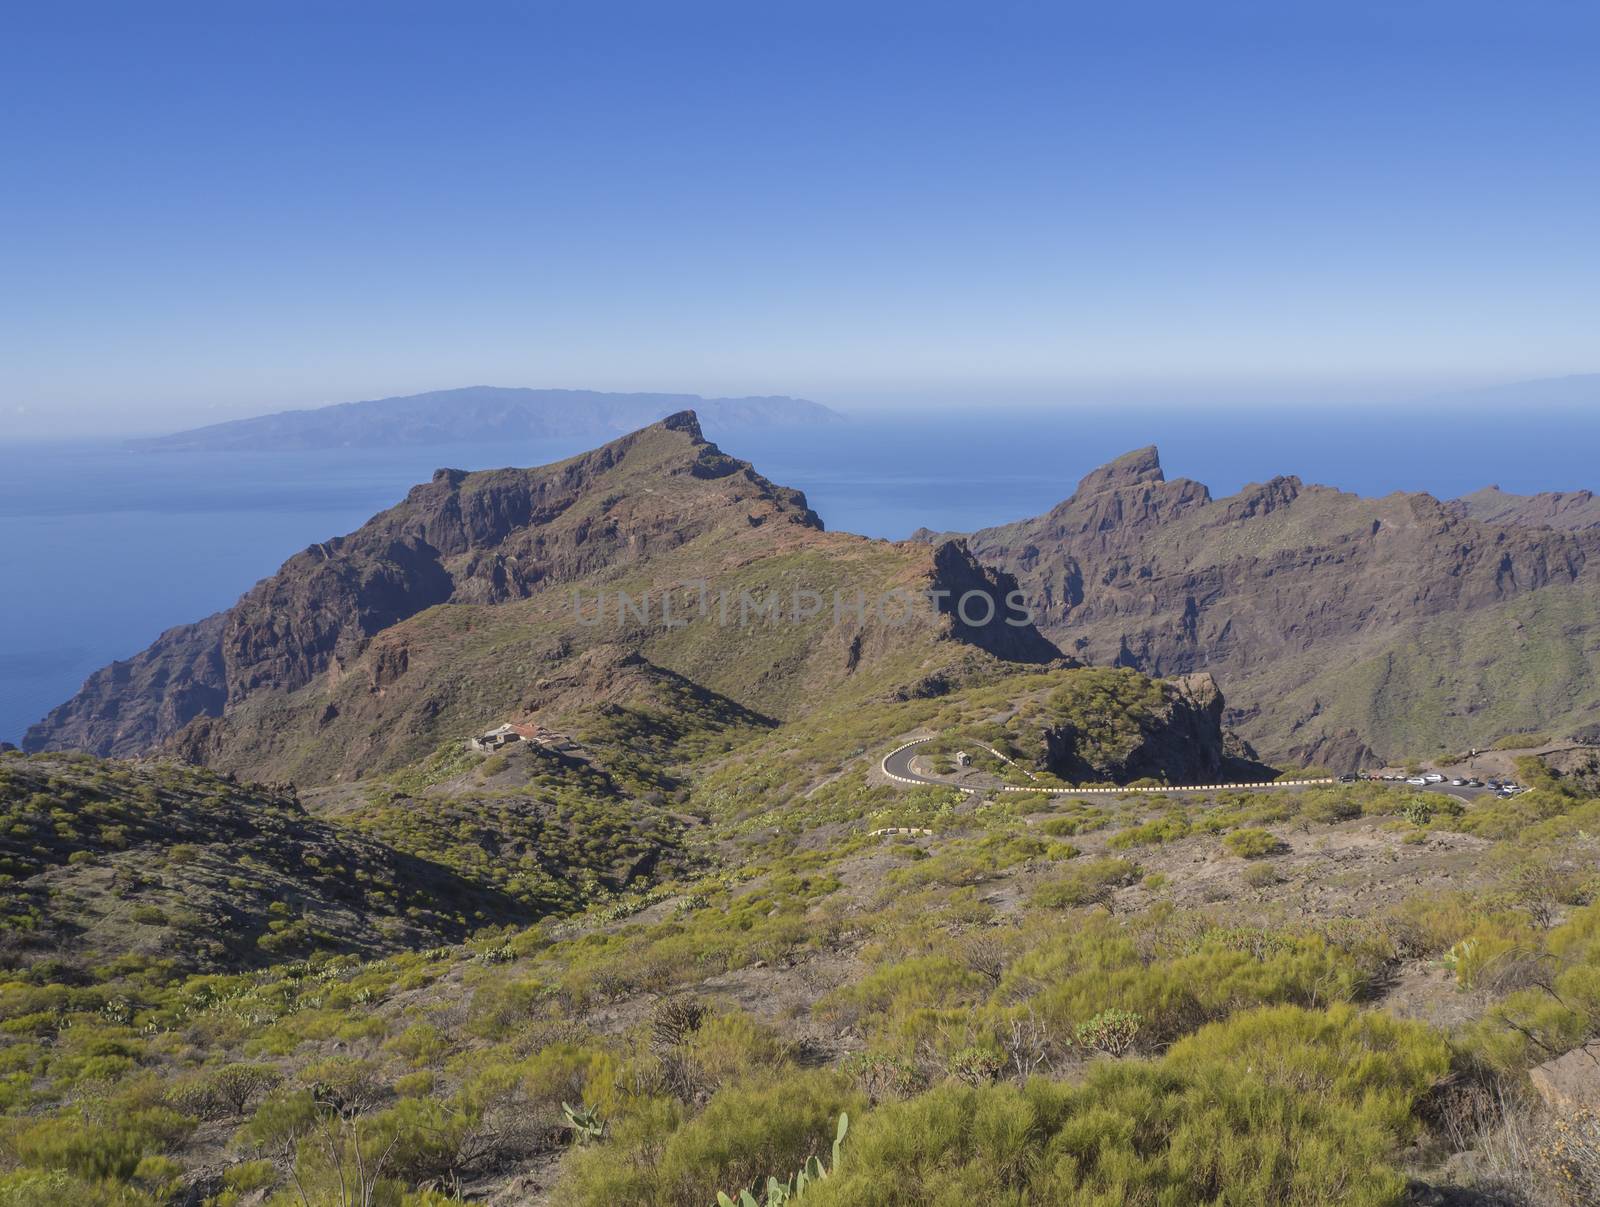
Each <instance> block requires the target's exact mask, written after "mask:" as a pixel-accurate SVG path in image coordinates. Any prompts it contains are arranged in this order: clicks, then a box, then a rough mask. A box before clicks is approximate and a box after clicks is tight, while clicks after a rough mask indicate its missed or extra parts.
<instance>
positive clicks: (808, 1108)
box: [554, 1070, 861, 1207]
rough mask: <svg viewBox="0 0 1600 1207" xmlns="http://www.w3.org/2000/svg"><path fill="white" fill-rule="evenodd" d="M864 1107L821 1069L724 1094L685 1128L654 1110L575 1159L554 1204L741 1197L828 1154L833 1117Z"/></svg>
mask: <svg viewBox="0 0 1600 1207" xmlns="http://www.w3.org/2000/svg"><path fill="white" fill-rule="evenodd" d="M860 1107H861V1103H860V1101H859V1099H858V1098H857V1097H856V1094H855V1091H853V1090H852V1089H851V1088H850V1085H849V1081H848V1079H847V1078H845V1077H844V1076H843V1075H842V1074H840V1073H837V1072H833V1071H822V1070H816V1071H808V1072H797V1073H792V1074H789V1075H786V1076H781V1077H778V1078H775V1079H771V1080H766V1081H762V1082H756V1083H753V1084H749V1085H739V1086H729V1087H725V1088H723V1089H722V1090H719V1091H718V1092H717V1093H716V1094H714V1095H713V1096H712V1098H711V1100H710V1101H709V1102H708V1103H707V1104H706V1108H705V1110H704V1111H702V1112H701V1113H700V1114H699V1115H698V1116H696V1117H695V1118H693V1119H691V1120H689V1121H688V1122H686V1123H682V1124H681V1126H679V1119H680V1116H679V1114H678V1112H677V1110H676V1108H674V1107H671V1106H668V1105H666V1104H658V1105H653V1106H651V1107H650V1108H649V1110H648V1111H644V1112H640V1113H639V1114H636V1115H635V1116H634V1117H633V1118H631V1119H629V1120H627V1121H625V1122H623V1123H621V1124H619V1125H618V1127H617V1129H616V1131H615V1133H614V1135H613V1136H612V1138H611V1139H610V1140H608V1141H607V1142H606V1143H605V1144H603V1145H596V1146H594V1147H592V1148H588V1149H584V1150H581V1151H579V1152H577V1153H575V1154H574V1155H573V1157H572V1158H571V1160H570V1165H569V1169H568V1172H567V1174H566V1176H565V1177H563V1178H562V1180H561V1182H560V1184H559V1186H558V1187H557V1188H556V1193H555V1195H554V1201H556V1202H559V1203H563V1204H573V1205H574V1207H707V1204H710V1203H713V1202H715V1201H716V1196H717V1194H718V1193H719V1192H722V1191H732V1192H733V1194H734V1196H735V1197H737V1193H738V1191H739V1190H740V1189H743V1188H750V1189H752V1190H756V1189H757V1188H762V1187H764V1186H765V1184H766V1179H767V1178H768V1177H770V1176H772V1175H773V1174H774V1173H779V1172H781V1171H789V1170H796V1169H800V1168H802V1167H803V1166H804V1165H805V1164H806V1161H807V1160H808V1159H809V1158H811V1157H819V1156H822V1155H824V1154H826V1153H827V1152H828V1151H829V1146H830V1144H831V1142H832V1140H833V1138H834V1136H835V1134H836V1128H837V1123H836V1120H837V1119H838V1117H839V1116H840V1115H841V1114H843V1113H846V1112H848V1113H849V1114H850V1115H851V1116H852V1118H853V1117H854V1115H855V1114H856V1112H858V1111H859V1110H860ZM846 1164H848V1161H847V1162H846ZM823 1184H824V1185H825V1184H826V1183H823ZM810 1193H811V1194H814V1193H815V1190H812V1191H811V1192H810ZM808 1198H809V1195H808Z"/></svg>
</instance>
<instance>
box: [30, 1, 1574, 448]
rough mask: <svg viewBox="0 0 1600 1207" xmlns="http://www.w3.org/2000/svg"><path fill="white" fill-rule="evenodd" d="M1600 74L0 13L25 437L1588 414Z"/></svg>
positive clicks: (375, 23) (173, 9) (1303, 31)
mask: <svg viewBox="0 0 1600 1207" xmlns="http://www.w3.org/2000/svg"><path fill="white" fill-rule="evenodd" d="M28 9H32V10H34V11H32V12H29V11H26V10H28ZM1597 62H1600V9H1597V7H1596V6H1595V5H1593V4H1592V3H1578V2H1574V3H1562V4H1553V3H1533V4H1506V3H1494V4H1482V3H1471V2H1466V3H1463V2H1451V3H1404V2H1402V0H1386V2H1383V3H1351V2H1350V0H1339V2H1337V3H1332V2H1318V3H1310V4H1302V3H1290V2H1287V0H1274V2H1272V3H1262V4H1258V5H1244V4H1231V3H1221V4H1218V3H1195V2H1194V0H1185V2H1183V3H1170V4H1139V3H1133V4H1127V3H1118V4H1115V5H1113V4H1109V3H1096V4H1093V5H1089V4H1071V3H1066V4H1048V5H1046V4H1040V5H1006V4H994V3H982V4H979V3H972V4H937V3H927V2H919V3H912V4H870V3H852V4H838V5H836V4H831V3H817V2H815V0H808V2H806V3H776V2H773V0H760V2H757V0H742V2H740V3H736V4H726V5H708V4H698V3H693V2H692V0H676V2H673V3H653V4H648V5H639V6H622V5H613V4H607V3H604V2H603V0H598V2H593V3H577V4H539V3H534V2H525V3H519V4H486V3H471V2H470V0H467V2H461V3H448V4H447V3H443V2H442V0H441V2H438V3H433V4H428V5H412V4H407V3H403V2H397V0H390V2H387V3H382V4H372V5H357V4H351V3H339V2H338V0H324V2H323V3H319V4H315V5H311V4H296V3H287V2H271V3H267V2H259V3H244V2H238V0H226V2H219V0H209V2H208V3H204V4H195V5H193V6H184V5H175V4H166V3H160V2H159V0H157V2H155V3H149V4H140V5H132V4H121V3H119V4H116V5H112V6H105V7H96V6H88V5H81V4H73V3H71V2H70V0H67V2H64V3H60V4H52V5H48V6H47V5H46V4H44V3H42V2H34V3H31V4H15V5H11V6H9V7H8V9H7V13H6V15H5V16H4V18H3V27H0V173H3V179H0V185H3V187H0V220H3V223H4V228H3V229H4V238H3V240H0V273H3V278H4V285H3V289H0V417H3V418H4V420H5V423H6V425H7V430H8V431H9V432H10V433H12V434H19V433H20V434H28V433H30V432H33V433H38V432H43V431H52V430H64V429H70V428H72V427H79V426H85V427H91V428H95V429H97V430H99V429H105V430H112V429H115V430H134V429H150V428H160V427H163V426H172V425H173V424H176V423H187V422H190V421H196V420H204V419H208V418H223V417H229V416H232V415H235V414H242V413H252V412H257V411H261V410H268V409H278V408H281V407H283V406H303V405H313V404H317V403H321V402H327V401H342V400H347V399H352V398H362V397H375V396H381V395H384V394H391V393H404V392H412V391H416V390H422V389H430V388H440V387H447V386H454V385H465V384H472V383H491V384H503V385H570V386H591V387H595V388H622V389H675V390H689V391H697V392H737V393H747V392H784V393H803V394H808V395H811V396H813V397H817V398H820V399H822V400H823V401H829V402H833V403H835V404H837V405H841V406H844V407H846V408H847V409H848V408H849V407H851V406H854V405H863V404H870V403H874V402H897V403H904V402H907V401H909V400H913V399H917V398H929V399H933V400H935V401H940V402H946V403H948V402H953V401H959V400H962V399H977V398H990V397H1002V396H1003V397H1007V398H1013V399H1017V400H1048V399H1050V398H1054V397H1059V398H1062V399H1072V398H1081V397H1085V396H1090V395H1092V394H1093V392H1094V390H1096V389H1098V388H1100V387H1101V385H1103V384H1105V383H1120V385H1122V386H1128V385H1129V383H1133V385H1134V386H1136V387H1139V388H1148V389H1150V390H1152V391H1154V392H1157V393H1159V392H1161V391H1164V390H1168V389H1170V390H1171V391H1172V392H1173V396H1174V397H1178V396H1181V395H1182V394H1183V392H1184V391H1185V390H1191V391H1193V390H1202V391H1203V390H1205V389H1210V390H1212V391H1213V392H1226V391H1227V390H1231V389H1234V388H1235V385H1237V388H1238V390H1239V392H1240V395H1241V396H1244V395H1247V394H1250V393H1251V391H1252V390H1254V391H1255V392H1256V393H1257V394H1259V395H1260V396H1262V397H1266V396H1269V395H1271V394H1272V392H1273V391H1276V390H1279V389H1280V388H1281V389H1282V391H1283V393H1284V396H1286V397H1288V396H1291V395H1294V394H1295V392H1296V390H1301V391H1302V392H1303V391H1304V390H1305V389H1310V390H1311V391H1312V392H1314V391H1315V390H1316V389H1319V388H1323V387H1324V386H1325V387H1326V389H1327V390H1328V391H1329V392H1330V394H1332V393H1336V392H1337V391H1338V390H1342V389H1347V388H1362V387H1361V386H1360V383H1368V382H1377V383H1382V386H1381V388H1383V389H1389V388H1391V387H1392V388H1403V387H1404V386H1405V384H1406V383H1415V384H1416V385H1417V387H1418V388H1419V389H1420V388H1423V387H1424V386H1431V385H1433V384H1435V383H1444V382H1461V383H1467V382H1477V381H1493V380H1502V379H1509V378H1516V377H1534V376H1546V375H1557V374H1565V373H1576V372H1585V371H1594V370H1596V369H1600V363H1596V362H1597V361H1600V357H1596V355H1595V351H1594V350H1595V346H1596V340H1595V332H1596V331H1597V330H1600V293H1597V282H1600V222H1597V215H1600V105H1597V103H1596V87H1597V84H1596V75H1595V71H1596V63H1597ZM1351 383H1357V384H1356V386H1355V387H1351Z"/></svg>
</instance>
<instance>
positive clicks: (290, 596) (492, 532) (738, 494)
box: [24, 412, 822, 756]
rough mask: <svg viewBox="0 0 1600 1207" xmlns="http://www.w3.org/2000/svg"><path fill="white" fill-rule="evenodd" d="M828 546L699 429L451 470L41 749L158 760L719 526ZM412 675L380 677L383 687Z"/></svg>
mask: <svg viewBox="0 0 1600 1207" xmlns="http://www.w3.org/2000/svg"><path fill="white" fill-rule="evenodd" d="M768 521H772V522H776V523H780V524H790V525H799V526H801V527H804V528H809V529H815V530H819V531H820V530H821V527H822V524H821V521H820V520H818V519H817V517H816V514H815V513H814V512H812V511H811V509H810V508H809V507H808V506H807V505H806V500H805V496H804V495H803V494H801V493H800V492H799V491H795V490H790V489H788V488H785V487H780V486H775V485H774V484H773V483H771V482H769V481H767V480H766V479H765V478H763V477H761V476H760V475H759V474H757V473H756V472H755V471H754V470H753V469H752V468H751V467H750V466H749V465H748V464H747V463H745V462H743V461H738V460H736V459H734V458H732V457H729V456H727V455H726V454H724V453H723V452H721V451H720V450H719V449H718V448H717V447H716V446H715V445H714V444H711V443H710V442H709V441H707V440H706V439H705V438H704V436H703V435H702V434H701V432H700V427H699V424H698V421H697V420H696V418H695V416H694V415H693V414H692V413H690V412H684V413H681V414H678V415H673V416H670V417H669V418H667V419H665V420H663V421H661V422H660V423H658V424H655V425H654V426H652V427H649V428H645V429H643V430H641V431H639V432H635V433H633V434H631V435H628V436H625V437H623V438H622V439H620V440H615V441H613V442H612V443H610V444H607V445H604V446H603V447H601V448H598V449H595V450H594V451H592V452H589V453H584V454H583V455H581V456H578V457H573V458H571V459H570V460H567V461H562V462H559V463H557V464H555V465H549V466H544V467H542V468H539V469H527V470H519V469H504V470H492V471H486V472H481V473H466V472H464V471H461V470H454V469H441V470H439V471H438V472H437V473H435V474H434V476H433V480H432V481H431V482H427V483H424V484H423V485H420V486H417V487H415V488H413V489H412V490H411V492H410V493H409V494H408V495H407V496H406V498H405V500H404V502H402V503H400V504H399V505H398V506H396V507H393V508H391V509H390V510H388V511H386V512H383V513H382V514H381V515H378V516H376V517H374V518H373V519H372V520H370V521H369V522H368V523H366V524H365V525H363V526H362V527H361V528H360V529H358V530H357V531H356V532H353V533H351V534H350V535H348V536H343V537H336V538H335V539H333V540H331V541H327V542H324V543H321V544H317V545H313V546H311V547H310V548H308V549H306V550H305V551H304V552H302V553H299V554H296V555H295V556H294V557H292V558H290V559H289V560H288V561H287V562H285V563H284V564H283V566H282V567H281V568H280V569H279V570H278V572H277V573H276V574H274V575H273V576H272V577H271V578H268V579H265V580H263V581H262V582H260V583H258V584H257V585H256V586H255V587H254V588H252V589H251V590H250V591H249V592H247V593H246V594H245V596H244V597H243V598H242V599H240V600H239V602H238V603H237V604H235V605H234V606H233V607H232V608H230V609H228V611H226V612H222V613H219V614H217V615H215V616H212V617H209V618H208V619H206V620H203V621H200V622H199V623H197V624H193V625H185V626H181V627H179V628H175V629H172V630H170V631H169V632H167V633H165V634H163V635H162V637H161V638H160V639H159V640H158V641H157V642H156V643H155V644H154V645H152V646H151V647H150V648H149V649H147V650H145V651H144V652H142V653H140V654H138V655H136V656H135V657H133V658H131V659H128V660H127V661H124V662H116V663H113V664H112V665H111V666H109V667H106V668H105V669H104V670H101V671H97V672H96V673H95V674H94V675H92V676H91V677H90V678H89V680H88V682H86V683H85V684H84V687H83V689H82V690H81V691H80V692H79V693H78V695H76V696H75V697H73V698H72V699H71V700H69V701H68V702H67V703H65V704H63V705H61V706H60V707H59V708H57V709H55V710H54V711H53V712H52V713H51V714H50V715H49V716H48V717H46V718H45V719H44V720H43V721H42V722H40V723H39V724H38V725H36V726H34V727H33V728H32V729H31V730H30V731H29V732H28V735H27V737H26V738H25V740H24V747H25V748H26V749H28V750H47V749H82V750H88V751H90V752H92V753H95V754H100V755H114V756H123V755H133V754H139V753H142V752H144V751H148V750H150V749H152V748H154V747H156V746H157V745H159V744H160V743H161V742H163V741H164V740H166V739H167V738H169V737H171V736H172V735H174V734H176V733H177V732H178V731H179V730H181V729H183V728H184V727H185V726H186V725H188V724H189V723H190V722H192V721H194V720H195V719H196V718H200V717H216V716H220V715H221V714H222V713H223V712H224V711H225V710H227V709H228V708H231V707H233V706H234V705H237V704H238V703H240V702H241V701H243V700H244V699H246V698H248V697H252V696H254V695H257V694H259V693H262V692H290V691H294V690H295V689H297V688H299V687H302V686H304V685H305V684H307V683H309V682H310V681H311V680H312V679H314V678H315V677H317V676H319V675H321V674H323V673H324V672H326V671H329V670H330V669H332V670H334V671H339V670H341V669H342V668H343V667H345V666H348V665H350V664H351V663H353V662H354V661H355V660H356V659H357V658H358V657H359V656H360V655H361V654H362V652H363V651H364V650H365V649H366V648H367V646H368V644H369V643H370V642H371V641H372V640H373V638H374V637H375V636H376V635H377V634H379V633H381V632H383V631H384V630H386V629H388V628H389V627H391V626H392V625H395V624H396V623H398V622H400V621H402V620H405V619H406V618H408V617H411V616H415V615H417V614H418V613H420V612H422V611H424V610H425V609H428V608H431V607H433V606H435V605H437V604H442V603H476V604H498V603H504V602H506V601H509V600H514V599H521V598H526V597H527V596H529V595H531V594H532V593H534V592H535V591H538V590H541V589H543V588H545V587H547V586H550V585H553V584H559V583H563V582H571V581H575V580H577V579H580V578H583V577H585V576H590V575H593V574H595V573H597V572H600V571H603V570H607V569H611V568H615V567H620V566H625V565H627V564H630V563H635V562H638V561H640V560H642V559H644V558H647V557H649V556H650V555H652V554H653V553H657V552H659V551H662V550H664V549H670V548H672V547H674V546H676V545H680V544H683V543H685V542H687V541H690V540H692V539H694V538H695V537H696V536H698V535H700V534H701V533H703V532H705V531H707V530H709V529H710V528H713V527H715V526H716V525H718V524H723V523H729V522H736V523H740V524H751V523H765V522H768ZM399 669H401V668H400V666H399V665H398V664H397V663H395V662H394V661H392V660H391V661H389V662H387V663H385V664H384V665H383V666H381V667H379V668H376V669H375V670H374V674H375V675H376V676H377V677H378V678H379V679H382V678H384V677H392V676H393V675H394V674H395V673H396V672H397V671H398V670H399Z"/></svg>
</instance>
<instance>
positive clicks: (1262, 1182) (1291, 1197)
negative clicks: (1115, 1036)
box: [806, 1006, 1449, 1207]
mask: <svg viewBox="0 0 1600 1207" xmlns="http://www.w3.org/2000/svg"><path fill="white" fill-rule="evenodd" d="M1448 1070H1449V1055H1448V1051H1447V1049H1446V1047H1445V1044H1444V1042H1443V1041H1442V1040H1441V1039H1440V1038H1439V1037H1438V1036H1437V1035H1434V1034H1432V1033H1431V1032H1429V1031H1428V1030H1427V1029H1426V1028H1424V1027H1422V1026H1420V1025H1418V1024H1415V1023H1406V1022H1400V1021H1398V1020H1395V1019H1391V1018H1389V1017H1387V1016H1384V1015H1381V1014H1362V1013H1359V1012H1357V1011H1355V1010H1354V1009H1352V1008H1350V1007H1344V1006H1341V1007H1335V1008H1334V1009H1332V1010H1328V1011H1309V1010H1301V1009H1297V1008H1293V1007H1278V1008H1273V1009H1265V1010H1258V1011H1253V1012H1250V1013H1247V1014H1244V1015H1241V1016H1239V1017H1238V1018H1235V1019H1232V1020H1230V1021H1228V1022H1226V1023H1219V1024H1216V1025H1213V1026H1210V1027H1207V1028H1205V1029H1204V1030H1203V1031H1201V1032H1200V1033H1199V1034H1197V1035H1195V1036H1193V1037H1192V1038H1190V1039H1188V1040H1185V1041H1183V1042H1182V1043H1180V1044H1177V1045H1175V1046H1174V1047H1173V1048H1172V1050H1171V1051H1170V1052H1169V1053H1168V1054H1167V1055H1166V1056H1165V1057H1163V1058H1162V1059H1161V1060H1159V1061H1156V1062H1153V1063H1143V1062H1129V1061H1104V1062H1099V1063H1097V1064H1095V1065H1094V1066H1092V1067H1091V1069H1090V1071H1089V1074H1088V1077H1087V1078H1086V1079H1085V1080H1084V1082H1083V1083H1082V1084H1079V1085H1065V1084H1061V1083H1055V1082H1047V1081H1042V1080H1036V1081H1032V1082H1029V1083H1028V1084H1027V1085H1026V1086H1024V1087H1018V1086H1016V1085H1014V1084H1006V1083H1002V1084H998V1085H990V1086H982V1087H974V1086H969V1085H964V1084H961V1083H957V1082H948V1083H946V1084H945V1085H943V1086H940V1087H938V1088H936V1089H934V1090H931V1091H929V1092H928V1093H926V1094H923V1095H921V1096H919V1097H917V1098H914V1099H911V1100H909V1101H906V1102H897V1103H891V1104H887V1105H883V1106H880V1107H878V1108H877V1109H875V1110H873V1111H871V1112H869V1113H868V1114H867V1115H865V1116H863V1117H861V1118H860V1119H859V1120H853V1122H852V1131H851V1137H850V1145H849V1149H848V1152H847V1155H846V1158H845V1160H844V1161H843V1162H842V1163H841V1168H840V1171H839V1173H838V1175H837V1176H836V1177H833V1178H830V1179H828V1180H827V1181H825V1182H822V1183H821V1184H819V1185H818V1186H817V1187H815V1188H814V1189H812V1190H811V1191H810V1192H809V1194H808V1196H807V1199H806V1202H807V1203H808V1205H809V1207H846V1205H851V1207H853V1205H855V1204H859V1203H872V1204H874V1205H875V1207H880V1205H881V1207H970V1205H971V1204H974V1203H1010V1204H1022V1203H1068V1202H1070V1203H1085V1204H1097V1205H1098V1204H1104V1205H1106V1207H1110V1205H1112V1204H1122V1203H1162V1204H1171V1205H1173V1207H1189V1205H1191V1204H1192V1205H1195V1207H1198V1205H1200V1204H1206V1203H1241V1204H1243V1203H1295V1204H1299V1205H1304V1207H1323V1205H1326V1207H1335V1205H1338V1207H1350V1205H1355V1207H1368V1205H1370V1207H1378V1205H1380V1204H1382V1205H1384V1207H1392V1205H1394V1204H1397V1203H1399V1202H1400V1201H1401V1197H1402V1195H1403V1192H1404V1189H1405V1178H1404V1177H1403V1176H1402V1175H1401V1173H1400V1172H1399V1171H1398V1170H1397V1169H1396V1168H1395V1167H1394V1164H1393V1159H1394V1157H1395V1156H1396V1155H1397V1154H1398V1153H1399V1151H1400V1150H1401V1149H1402V1147H1403V1146H1404V1145H1405V1144H1406V1143H1407V1142H1408V1141H1409V1140H1410V1139H1411V1138H1412V1136H1413V1135H1414V1134H1415V1132H1416V1130H1417V1124H1416V1122H1415V1119H1414V1117H1413V1114H1412V1111H1413V1108H1414V1106H1415V1104H1416V1102H1417V1101H1418V1099H1419V1098H1420V1097H1421V1096H1422V1095H1423V1094H1424V1093H1426V1092H1427V1091H1428V1090H1429V1089H1430V1088H1431V1087H1432V1086H1433V1085H1434V1084H1435V1083H1437V1082H1438V1081H1439V1080H1441V1079H1442V1078H1443V1077H1444V1076H1445V1075H1446V1073H1447V1072H1448Z"/></svg>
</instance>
